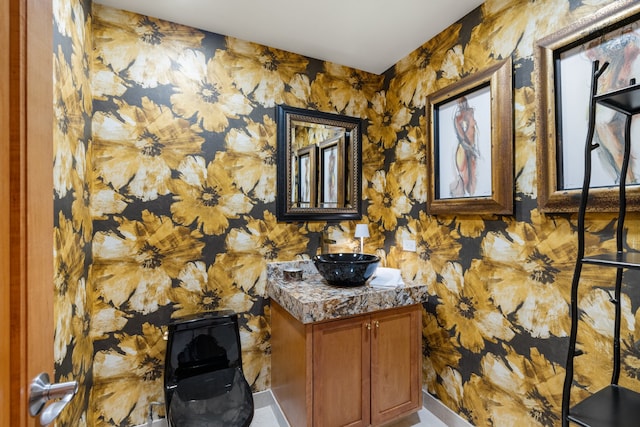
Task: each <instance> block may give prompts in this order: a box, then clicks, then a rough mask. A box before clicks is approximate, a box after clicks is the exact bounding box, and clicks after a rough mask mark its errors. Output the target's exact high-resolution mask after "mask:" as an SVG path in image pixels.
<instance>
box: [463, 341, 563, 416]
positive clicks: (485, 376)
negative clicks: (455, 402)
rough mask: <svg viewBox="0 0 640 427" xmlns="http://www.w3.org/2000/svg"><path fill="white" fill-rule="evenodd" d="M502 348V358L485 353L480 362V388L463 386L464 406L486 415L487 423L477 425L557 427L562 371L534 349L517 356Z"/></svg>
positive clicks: (512, 350)
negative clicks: (527, 353) (526, 353)
mask: <svg viewBox="0 0 640 427" xmlns="http://www.w3.org/2000/svg"><path fill="white" fill-rule="evenodd" d="M503 348H504V350H505V353H506V354H505V355H504V356H499V355H496V354H492V353H487V354H486V355H485V356H484V357H483V358H482V363H481V365H482V367H481V372H482V381H481V383H484V386H482V387H481V388H478V385H479V383H478V382H475V381H469V382H468V383H467V384H465V389H464V406H465V407H467V408H470V409H471V411H472V412H478V413H480V414H483V413H485V414H487V415H488V417H489V420H490V421H489V420H486V421H489V422H482V421H478V423H477V425H500V426H505V427H508V426H513V427H519V426H532V427H533V426H538V427H547V426H553V425H559V422H560V402H561V400H562V383H563V381H564V370H563V369H560V368H559V366H558V365H557V364H554V363H552V362H551V361H549V360H548V359H547V358H546V357H545V355H543V354H541V353H540V352H539V351H538V349H537V348H535V347H532V348H531V349H530V354H529V355H521V354H517V353H516V352H515V351H514V349H513V348H511V347H509V346H506V345H503ZM474 377H475V374H474ZM480 393H482V394H480ZM475 409H478V410H477V411H475ZM473 421H476V420H475V419H474V420H473Z"/></svg>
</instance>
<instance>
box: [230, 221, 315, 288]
mask: <svg viewBox="0 0 640 427" xmlns="http://www.w3.org/2000/svg"><path fill="white" fill-rule="evenodd" d="M263 215H264V218H263V219H256V218H251V217H245V220H246V225H245V226H244V227H242V228H233V229H231V230H229V233H228V234H227V237H226V239H225V244H226V248H227V252H226V253H225V254H221V256H222V257H223V259H224V260H225V261H224V263H223V264H224V265H228V266H233V269H232V275H233V280H234V282H235V283H237V285H238V286H240V287H241V288H242V289H244V290H245V292H249V290H251V289H252V288H253V287H254V286H255V285H256V283H258V282H259V280H258V279H260V278H261V277H262V276H265V275H266V266H267V262H271V261H291V260H293V259H296V258H298V257H300V255H301V254H305V253H306V252H307V245H308V243H309V239H308V238H307V237H306V232H304V229H303V227H301V226H300V225H299V224H287V223H280V222H278V221H277V219H276V216H275V215H274V214H273V213H271V212H269V211H264V213H263ZM218 262H221V261H219V260H218ZM229 268H231V267H229ZM265 282H266V280H263V281H261V283H262V284H263V285H264V283H265ZM264 291H265V290H264V289H254V293H255V294H256V295H264V293H263V292H264Z"/></svg>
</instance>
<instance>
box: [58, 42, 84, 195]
mask: <svg viewBox="0 0 640 427" xmlns="http://www.w3.org/2000/svg"><path fill="white" fill-rule="evenodd" d="M53 80H54V84H53V87H54V92H53V156H54V158H53V189H54V191H55V192H56V194H57V196H58V197H60V198H63V197H65V196H66V195H67V192H68V191H69V190H70V189H71V187H72V185H73V183H72V179H71V176H72V174H71V171H72V170H73V167H74V164H73V163H74V155H75V154H76V149H77V146H78V144H81V143H82V138H83V137H84V129H85V126H84V116H83V104H82V100H81V99H80V92H79V91H78V88H77V87H76V84H75V82H74V81H73V74H72V72H71V68H70V66H69V64H68V63H67V61H66V60H65V57H64V53H63V52H62V48H61V47H60V46H58V51H57V54H56V55H54V56H53Z"/></svg>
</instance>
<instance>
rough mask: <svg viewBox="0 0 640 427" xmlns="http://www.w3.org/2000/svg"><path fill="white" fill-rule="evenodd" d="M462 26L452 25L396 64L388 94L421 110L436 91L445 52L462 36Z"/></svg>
mask: <svg viewBox="0 0 640 427" xmlns="http://www.w3.org/2000/svg"><path fill="white" fill-rule="evenodd" d="M461 29H462V26H461V25H460V24H453V25H451V26H449V27H447V28H446V29H445V30H444V31H442V32H441V33H440V34H438V35H437V36H436V37H434V38H433V39H431V40H429V41H428V42H426V43H424V44H423V45H422V46H420V47H419V48H417V49H416V50H414V51H413V52H411V53H410V54H409V55H407V56H406V57H404V58H403V59H401V60H400V61H398V63H397V64H396V65H395V72H396V74H395V76H394V77H393V78H392V79H391V81H390V82H389V92H392V93H395V94H397V97H398V99H400V100H401V101H402V103H403V104H404V105H406V106H411V107H412V108H422V107H424V106H425V103H426V95H428V94H429V91H435V89H437V88H434V83H435V82H436V80H437V79H438V75H437V72H438V71H439V70H440V66H441V65H442V61H443V56H444V55H445V52H446V51H447V50H448V49H450V48H451V47H453V46H454V45H455V44H456V43H457V42H458V38H459V37H460V30H461Z"/></svg>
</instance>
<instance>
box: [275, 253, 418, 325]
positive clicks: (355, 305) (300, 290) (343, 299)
mask: <svg viewBox="0 0 640 427" xmlns="http://www.w3.org/2000/svg"><path fill="white" fill-rule="evenodd" d="M286 268H300V269H301V270H302V280H300V281H285V280H284V278H283V274H282V271H283V270H284V269H286ZM369 282H370V281H369ZM369 282H367V283H365V284H364V285H363V286H358V287H353V288H339V287H335V286H330V285H328V284H327V282H326V281H325V280H324V279H323V278H322V276H321V275H320V273H318V270H316V267H315V265H314V264H313V261H311V260H303V261H287V262H271V263H268V264H267V295H268V296H269V297H270V298H272V299H273V300H275V301H276V302H277V303H278V304H280V305H281V306H282V308H284V309H285V310H287V311H288V312H289V313H290V314H291V315H292V316H293V317H295V318H296V319H298V320H299V321H300V322H302V323H315V322H320V321H324V320H331V319H338V318H341V317H345V316H353V315H358V314H364V313H371V312H374V311H378V310H385V309H389V308H395V307H402V306H407V305H413V304H418V303H421V302H423V301H425V300H426V298H427V286H426V285H421V284H416V283H405V284H404V285H400V286H398V287H397V288H377V287H373V286H371V285H370V283H369Z"/></svg>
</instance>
